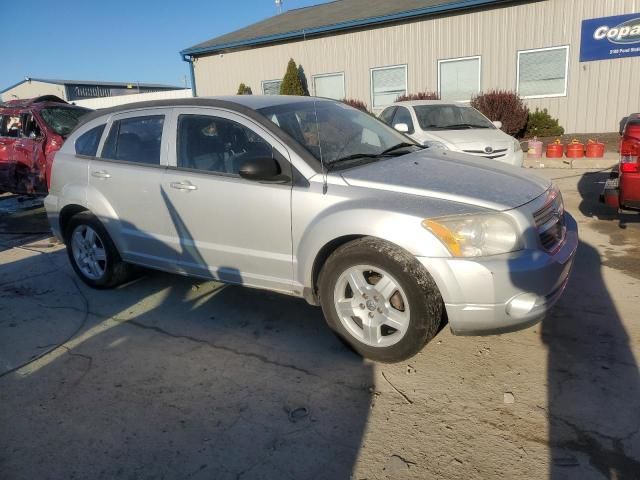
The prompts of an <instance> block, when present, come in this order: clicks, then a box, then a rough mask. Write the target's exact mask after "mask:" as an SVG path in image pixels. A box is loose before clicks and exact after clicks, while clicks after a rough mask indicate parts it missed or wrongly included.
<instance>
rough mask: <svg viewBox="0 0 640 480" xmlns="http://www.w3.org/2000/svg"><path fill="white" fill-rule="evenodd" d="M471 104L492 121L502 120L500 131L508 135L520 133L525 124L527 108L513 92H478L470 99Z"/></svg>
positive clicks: (527, 113)
mask: <svg viewBox="0 0 640 480" xmlns="http://www.w3.org/2000/svg"><path fill="white" fill-rule="evenodd" d="M471 106H472V107H473V108H475V109H476V110H479V111H480V112H482V114H483V115H484V116H485V117H487V118H488V119H489V120H491V121H492V122H495V121H500V122H502V131H503V132H505V133H507V134H509V135H513V136H518V135H520V134H521V133H522V132H523V131H524V129H525V127H526V125H527V119H528V117H529V109H528V108H527V106H526V105H525V104H524V102H523V101H522V99H521V98H520V97H519V96H518V94H517V93H515V92H510V91H507V90H492V91H489V92H487V93H480V94H478V95H476V96H475V97H473V98H472V99H471Z"/></svg>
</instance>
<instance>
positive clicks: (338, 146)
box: [259, 100, 419, 168]
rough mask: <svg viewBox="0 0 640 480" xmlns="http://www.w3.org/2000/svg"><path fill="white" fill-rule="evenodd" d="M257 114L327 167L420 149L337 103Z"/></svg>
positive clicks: (289, 106) (291, 106) (278, 107)
mask: <svg viewBox="0 0 640 480" xmlns="http://www.w3.org/2000/svg"><path fill="white" fill-rule="evenodd" d="M259 112H260V113H261V114H262V115H264V116H265V117H267V118H268V119H269V120H271V121H272V122H274V123H275V124H276V125H278V126H279V127H280V128H282V129H283V130H284V131H286V132H287V133H288V134H289V135H291V136H292V137H293V138H295V139H296V140H297V141H298V142H299V143H300V144H301V145H302V146H303V147H304V148H305V149H306V150H307V151H309V152H310V153H311V154H312V155H313V156H314V157H315V158H317V159H318V160H320V161H322V162H323V164H324V165H325V166H326V167H328V168H331V167H332V164H337V163H338V162H341V161H343V160H354V161H356V160H359V159H360V160H362V159H368V161H373V160H376V159H378V158H381V157H382V156H384V155H389V154H392V153H393V154H394V155H398V154H401V153H408V152H407V151H406V150H407V149H408V148H410V147H415V148H419V147H418V146H417V145H415V143H414V142H413V141H412V140H411V139H409V138H408V137H405V136H404V135H402V134H400V133H398V132H396V131H395V130H393V129H392V128H390V127H388V126H387V125H385V124H384V123H382V122H380V121H379V120H377V119H376V118H374V117H372V116H371V115H369V114H368V113H364V112H361V111H360V110H356V109H355V108H352V107H350V106H348V105H345V104H343V103H340V102H332V101H327V100H318V101H316V102H309V101H306V102H293V103H288V104H285V105H276V106H273V107H266V108H262V109H260V110H259ZM403 149H404V150H405V151H402V150H403Z"/></svg>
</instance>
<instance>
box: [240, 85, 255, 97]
mask: <svg viewBox="0 0 640 480" xmlns="http://www.w3.org/2000/svg"><path fill="white" fill-rule="evenodd" d="M236 95H253V92H252V91H251V87H250V86H249V85H245V84H244V83H241V84H240V86H239V87H238V93H237V94H236Z"/></svg>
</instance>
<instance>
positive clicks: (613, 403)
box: [542, 172, 640, 479]
mask: <svg viewBox="0 0 640 480" xmlns="http://www.w3.org/2000/svg"><path fill="white" fill-rule="evenodd" d="M609 175H610V173H609V172H596V173H586V174H584V175H583V176H582V177H581V179H580V181H579V183H578V189H579V193H580V195H581V202H580V205H579V209H580V211H581V212H582V213H583V215H585V216H587V217H591V218H593V219H594V222H593V223H590V225H591V226H592V227H593V228H594V229H595V230H596V231H601V232H602V233H609V234H610V235H611V234H613V235H623V233H622V232H621V230H620V229H618V227H617V226H614V225H612V224H611V223H610V222H611V221H618V222H619V225H620V228H625V227H624V226H623V225H624V224H625V222H637V221H638V220H637V217H636V216H634V214H633V213H632V214H629V217H628V218H627V214H623V216H618V215H617V213H616V211H615V210H614V209H611V208H610V207H607V206H605V205H603V204H601V203H600V202H599V195H600V193H601V191H602V187H603V186H604V181H606V179H607V178H609ZM630 233H631V232H627V235H628V234H630ZM606 250H609V249H606ZM603 264H607V261H604V262H603V260H602V258H601V256H600V253H599V252H598V250H597V249H596V248H594V247H593V246H592V245H590V244H589V243H587V242H585V241H581V242H580V244H579V247H578V251H577V255H576V257H575V260H574V263H573V270H572V274H571V279H570V281H569V284H568V286H567V288H566V290H565V293H564V295H563V297H562V298H561V299H560V301H559V302H558V304H557V305H556V306H555V308H554V309H553V310H552V311H551V313H550V314H549V315H547V316H546V318H544V320H543V322H542V339H543V341H544V342H545V344H546V346H547V349H548V362H547V378H548V387H547V395H548V406H547V408H548V412H547V417H548V421H549V446H550V449H551V459H550V460H551V463H550V478H552V479H566V478H592V477H594V476H601V477H604V478H607V479H636V478H638V473H639V472H640V452H639V450H638V448H639V442H640V438H639V435H640V433H639V430H638V429H639V428H640V373H639V370H638V365H637V362H636V360H635V357H634V354H633V351H632V348H631V344H630V338H629V335H628V334H627V331H626V329H625V327H624V325H623V322H622V319H621V316H620V313H619V312H618V309H617V308H616V305H615V304H614V301H613V299H612V298H611V294H610V293H609V290H608V288H607V284H606V283H605V281H604V278H603V270H602V269H603ZM619 287H620V288H621V289H623V288H624V285H619ZM621 291H623V290H621Z"/></svg>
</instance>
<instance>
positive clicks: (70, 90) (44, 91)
mask: <svg viewBox="0 0 640 480" xmlns="http://www.w3.org/2000/svg"><path fill="white" fill-rule="evenodd" d="M180 89H181V87H174V86H171V85H160V84H155V83H139V82H133V83H126V82H95V81H87V80H56V79H42V78H30V77H26V78H24V79H23V80H21V81H20V82H18V83H16V84H14V85H11V86H10V87H7V88H5V89H4V90H0V97H1V99H2V101H5V102H6V101H9V100H17V99H20V98H34V97H40V96H42V95H55V96H57V97H60V98H62V99H63V100H66V101H68V102H74V101H76V100H85V99H88V98H107V97H115V96H120V95H131V94H135V93H148V92H164V91H170V90H180Z"/></svg>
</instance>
